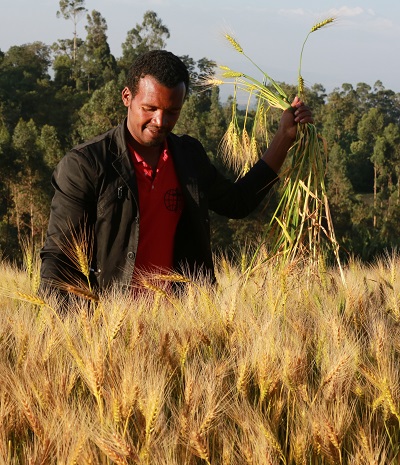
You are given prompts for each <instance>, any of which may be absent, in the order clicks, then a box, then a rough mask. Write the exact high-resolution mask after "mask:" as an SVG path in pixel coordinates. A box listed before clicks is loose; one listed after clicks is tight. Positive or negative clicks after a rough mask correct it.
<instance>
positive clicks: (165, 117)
mask: <svg viewBox="0 0 400 465" xmlns="http://www.w3.org/2000/svg"><path fill="white" fill-rule="evenodd" d="M185 94H186V88H185V84H184V83H183V82H181V83H179V84H178V85H177V86H176V87H173V88H172V89H169V88H168V87H165V86H163V85H161V84H160V83H159V82H157V81H156V80H155V79H154V78H153V77H152V76H145V77H144V78H141V79H140V81H139V86H138V92H137V94H136V95H135V96H134V97H132V94H131V92H130V90H129V89H128V88H127V87H125V88H124V90H123V91H122V101H123V102H124V105H125V106H126V107H127V108H128V123H127V124H128V130H129V132H130V133H131V135H132V137H133V138H134V139H135V141H136V142H137V143H139V144H140V145H143V146H146V147H154V146H158V145H160V144H162V143H163V141H164V139H165V138H166V136H167V135H168V134H169V133H170V132H171V131H172V129H173V128H174V126H175V123H176V122H177V120H178V118H179V114H180V112H181V109H182V106H183V102H184V100H185Z"/></svg>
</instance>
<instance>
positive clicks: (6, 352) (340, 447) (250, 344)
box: [0, 254, 400, 465]
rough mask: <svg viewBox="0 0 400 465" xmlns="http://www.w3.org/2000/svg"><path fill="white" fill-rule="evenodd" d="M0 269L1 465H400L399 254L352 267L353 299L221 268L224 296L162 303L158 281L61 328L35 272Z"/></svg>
mask: <svg viewBox="0 0 400 465" xmlns="http://www.w3.org/2000/svg"><path fill="white" fill-rule="evenodd" d="M30 263H34V262H30ZM0 268H1V273H2V277H3V279H2V292H1V294H0V308H1V324H0V379H1V383H0V461H1V462H2V463H7V464H57V465H59V464H73V463H76V464H89V463H90V464H111V463H116V464H163V465H169V464H180V465H184V464H188V465H190V464H215V465H216V464H218V465H221V464H231V465H234V464H238V465H239V464H254V465H257V464H263V465H264V464H266V463H271V464H296V465H297V464H360V465H361V464H372V463H374V464H394V463H398V461H399V459H400V452H399V443H400V434H399V431H400V428H399V420H400V373H399V350H400V331H399V327H400V326H399V323H400V280H399V279H398V277H399V275H400V257H399V256H398V255H396V254H393V255H390V256H385V257H381V258H380V259H377V261H376V262H375V263H374V264H372V265H370V266H366V265H362V264H361V263H359V262H357V261H356V260H353V261H351V262H350V263H349V264H348V265H347V266H346V267H344V269H343V273H344V274H345V278H346V286H344V285H343V282H342V279H341V273H340V272H339V270H338V269H337V268H329V269H328V268H324V267H323V266H322V264H321V263H320V268H319V270H318V271H316V270H315V269H313V270H312V272H310V268H309V267H308V266H306V265H304V263H302V262H301V261H298V260H297V261H296V262H292V263H288V262H287V261H284V260H280V259H279V258H276V259H275V260H274V261H268V262H264V261H262V260H260V263H259V264H257V268H256V271H255V272H254V273H253V274H251V275H250V276H247V275H246V276H245V275H244V274H243V272H242V269H241V268H239V267H237V266H236V265H234V264H232V263H230V262H228V261H227V260H225V259H223V258H221V259H220V260H218V269H217V277H218V284H217V285H216V286H215V287H211V286H209V285H208V284H207V283H203V282H199V281H196V282H193V281H189V282H187V283H186V284H185V287H184V288H182V290H181V291H179V292H180V294H179V295H178V294H173V293H171V292H168V291H167V290H165V288H164V291H163V292H162V293H161V292H157V289H158V282H159V280H160V276H159V277H157V278H158V279H157V281H156V282H155V283H153V284H151V285H150V283H149V285H148V287H147V290H146V291H144V292H142V293H140V294H137V295H135V296H128V295H122V294H119V293H118V292H117V291H116V290H113V291H110V292H109V293H107V294H104V295H100V296H99V300H98V302H94V301H88V300H87V299H80V298H79V297H78V296H76V297H73V298H72V301H71V303H70V309H69V313H68V314H67V315H66V316H65V317H63V318H61V317H60V316H59V315H58V314H57V313H56V312H55V311H54V307H55V302H54V300H53V299H52V297H51V296H49V299H46V302H45V301H43V300H40V299H39V300H38V299H37V297H36V295H35V293H34V292H33V290H32V287H33V284H32V283H35V282H36V279H35V276H34V275H35V268H32V266H31V265H30V268H29V270H20V269H17V268H15V267H13V266H11V265H10V264H8V263H6V262H3V263H2V264H1V265H0ZM27 271H29V274H28V273H27ZM245 278H246V279H245ZM171 279H174V278H171ZM175 279H176V277H175Z"/></svg>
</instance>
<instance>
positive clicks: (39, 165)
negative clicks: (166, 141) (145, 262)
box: [0, 0, 400, 260]
mask: <svg viewBox="0 0 400 465" xmlns="http://www.w3.org/2000/svg"><path fill="white" fill-rule="evenodd" d="M59 6H60V10H59V11H58V12H57V15H58V16H61V17H63V18H65V19H72V20H73V24H74V31H73V34H72V38H71V39H60V40H58V41H57V42H56V43H54V44H52V45H46V44H44V43H41V42H34V43H31V44H25V45H20V46H12V47H10V49H9V50H8V51H6V52H3V51H1V50H0V195H1V196H2V199H3V201H2V202H1V204H0V253H1V255H2V256H3V257H4V258H8V259H12V260H19V258H20V251H21V244H23V243H26V242H27V241H28V242H29V243H30V244H31V245H32V246H35V247H40V246H41V244H42V243H43V240H44V235H45V232H46V228H47V221H48V215H49V206H50V201H51V196H52V188H51V184H50V178H51V173H52V171H53V169H54V167H55V165H56V164H57V162H58V161H59V160H60V158H61V157H62V156H63V155H64V153H65V152H66V151H67V150H68V149H70V148H71V147H72V146H73V145H75V144H77V143H79V142H81V141H83V140H87V139H88V138H90V137H92V136H95V135H97V134H99V133H102V132H104V131H106V130H108V129H110V128H111V127H113V126H115V125H117V124H118V123H120V122H121V121H122V119H123V118H124V116H125V113H126V109H125V107H124V106H123V105H122V102H121V89H122V88H123V87H124V83H125V76H126V73H127V71H128V69H129V66H130V64H131V63H132V61H133V59H134V58H135V57H136V56H137V55H138V54H140V53H142V52H144V51H146V50H152V49H159V48H168V47H167V40H168V38H169V37H170V32H169V30H168V28H167V27H166V26H165V25H164V24H163V22H162V20H161V19H160V18H159V17H158V16H157V14H156V13H155V12H154V11H147V12H146V13H145V14H144V16H143V19H142V22H141V23H138V24H136V26H135V27H134V28H133V29H132V30H130V31H128V32H127V36H126V40H125V42H124V43H123V44H122V55H121V57H119V58H116V57H114V56H113V55H112V54H111V51H110V47H109V45H108V42H107V23H106V20H105V19H104V18H103V17H102V15H101V14H100V13H99V12H98V11H95V10H93V11H92V12H91V13H88V12H87V10H86V8H85V5H84V0H69V1H68V0H61V1H60V2H59ZM83 15H86V26H85V30H86V37H85V39H81V38H79V37H78V36H77V34H76V25H77V23H78V21H79V20H80V19H82V16H83ZM181 58H182V59H183V61H184V62H185V63H186V64H187V66H188V68H189V70H190V74H191V80H192V87H191V92H190V95H189V98H188V100H187V102H186V103H185V106H184V108H183V111H182V113H181V117H180V120H179V121H178V124H177V126H176V128H175V132H177V133H183V132H184V133H188V134H191V135H193V136H195V137H198V138H199V139H200V140H201V141H202V143H203V144H204V146H205V148H206V150H207V152H208V153H209V155H210V157H211V158H212V160H213V162H214V163H216V164H217V165H218V166H219V167H220V168H221V169H222V170H225V171H226V172H227V174H228V175H232V176H234V173H229V170H228V169H227V168H226V167H224V165H223V163H222V161H221V157H220V155H219V145H220V141H221V139H222V136H223V134H224V132H225V130H226V128H227V124H228V123H229V121H230V116H231V111H232V102H231V101H230V99H228V101H227V102H223V103H221V101H220V98H219V92H218V88H214V89H208V90H204V89H203V88H200V87H198V84H199V83H201V82H202V78H203V77H204V76H206V75H208V74H209V73H211V72H212V71H213V69H214V67H215V63H214V62H213V61H212V60H210V59H208V58H202V59H200V60H198V61H196V60H194V59H193V58H191V57H190V56H188V55H185V56H182V57H181ZM285 89H287V90H288V92H289V94H291V95H294V94H295V92H296V89H295V88H294V87H292V88H291V87H290V86H286V85H285ZM306 97H307V103H308V104H309V105H310V106H311V107H312V108H313V112H314V115H315V120H316V122H317V123H316V124H317V125H318V128H319V130H320V133H321V135H322V136H323V138H324V140H325V141H326V144H327V147H328V153H329V160H328V163H327V172H326V183H327V188H328V194H329V200H330V207H331V211H332V216H333V221H334V224H335V231H336V235H337V239H338V240H339V242H340V244H341V245H342V251H343V253H344V254H352V255H356V256H359V257H360V258H361V259H362V260H370V259H372V258H373V257H374V256H375V255H376V254H377V253H380V252H382V251H384V250H385V249H388V248H393V247H396V246H398V245H399V243H400V239H399V235H398V225H399V224H400V221H399V220H400V204H399V195H400V173H399V170H400V163H399V161H400V130H399V121H400V96H399V94H396V93H395V92H393V91H391V90H387V89H385V88H384V87H383V85H382V84H381V83H380V82H377V83H375V85H374V87H371V86H369V85H367V84H365V83H360V84H358V85H357V86H356V88H354V87H353V86H352V85H350V84H343V85H342V87H341V88H340V89H339V88H338V89H335V90H334V91H333V92H331V93H329V94H327V93H326V91H325V89H324V88H323V86H322V85H320V84H317V85H314V86H313V87H312V88H311V89H309V90H308V91H307V94H306ZM238 113H239V115H240V110H239V112H238ZM242 116H243V117H244V115H242ZM278 117H279V115H276V114H274V112H271V119H270V130H271V131H273V130H274V128H275V127H276V124H277V121H278ZM247 121H248V123H249V124H251V115H247ZM273 206H274V198H269V199H268V203H267V204H264V205H262V206H261V207H260V208H259V209H258V211H257V212H255V213H254V214H253V215H251V217H249V218H248V219H246V220H244V221H240V222H238V221H234V220H226V219H222V218H219V217H216V216H214V215H213V217H212V220H213V222H212V225H213V226H212V227H213V233H214V234H213V245H214V247H215V249H227V248H229V249H231V248H232V246H233V247H235V246H237V245H238V246H243V245H244V244H245V243H248V242H249V241H251V240H252V239H256V238H257V237H258V236H259V234H260V232H262V231H263V230H264V229H265V225H266V224H267V222H268V211H270V210H271V209H272V208H273Z"/></svg>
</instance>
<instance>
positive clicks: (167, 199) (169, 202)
mask: <svg viewBox="0 0 400 465" xmlns="http://www.w3.org/2000/svg"><path fill="white" fill-rule="evenodd" d="M164 205H165V208H166V209H167V210H169V211H171V212H180V211H181V210H182V209H183V195H182V192H181V191H180V190H179V189H169V190H168V191H167V192H166V193H165V195H164Z"/></svg>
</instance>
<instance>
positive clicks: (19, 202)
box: [11, 119, 50, 244]
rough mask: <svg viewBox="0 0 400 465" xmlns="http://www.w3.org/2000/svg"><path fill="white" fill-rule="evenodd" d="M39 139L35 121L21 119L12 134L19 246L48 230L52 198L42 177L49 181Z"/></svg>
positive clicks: (14, 195) (40, 236)
mask: <svg viewBox="0 0 400 465" xmlns="http://www.w3.org/2000/svg"><path fill="white" fill-rule="evenodd" d="M38 140H39V130H38V128H37V126H36V124H35V122H34V121H33V120H32V119H31V120H29V121H24V120H23V119H20V120H19V122H18V124H17V125H16V127H15V129H14V132H13V134H12V148H13V150H14V151H15V153H17V154H18V159H17V163H16V173H15V175H16V178H15V181H14V182H13V183H12V185H11V193H12V198H13V203H14V209H13V221H14V224H15V226H16V228H17V231H18V241H19V243H20V244H22V241H23V239H24V237H25V236H29V238H30V242H31V243H32V244H33V243H34V242H35V241H36V240H37V239H42V237H43V235H44V233H45V230H46V223H47V218H48V205H49V200H50V199H49V198H46V194H45V192H44V191H43V182H44V179H43V177H44V176H45V177H46V178H47V170H46V169H45V166H44V163H43V154H42V151H41V147H40V145H39V143H38ZM46 181H47V182H48V179H46Z"/></svg>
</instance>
